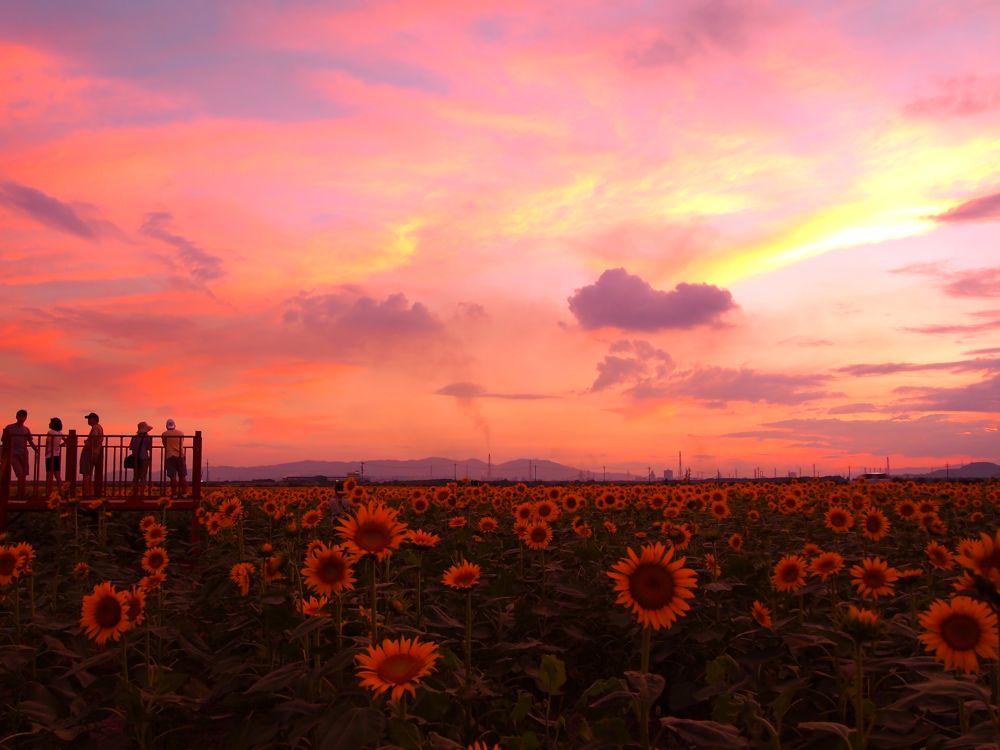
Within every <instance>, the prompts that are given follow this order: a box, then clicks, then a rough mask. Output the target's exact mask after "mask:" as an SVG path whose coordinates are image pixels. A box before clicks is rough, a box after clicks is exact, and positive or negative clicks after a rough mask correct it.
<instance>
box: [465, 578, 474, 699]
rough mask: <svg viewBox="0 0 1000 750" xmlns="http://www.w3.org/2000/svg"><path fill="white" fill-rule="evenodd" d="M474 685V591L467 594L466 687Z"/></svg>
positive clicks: (470, 590)
mask: <svg viewBox="0 0 1000 750" xmlns="http://www.w3.org/2000/svg"><path fill="white" fill-rule="evenodd" d="M471 684H472V589H471V588H470V589H469V590H468V591H466V592H465V685H466V687H468V686H469V685H471Z"/></svg>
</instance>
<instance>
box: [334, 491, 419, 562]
mask: <svg viewBox="0 0 1000 750" xmlns="http://www.w3.org/2000/svg"><path fill="white" fill-rule="evenodd" d="M339 531H340V535H341V537H342V538H343V539H344V543H345V545H346V547H347V550H348V551H349V552H351V553H353V554H355V555H358V556H362V555H374V556H375V559H377V560H384V559H385V558H387V557H389V555H391V554H392V553H393V551H395V550H397V549H399V545H400V544H402V543H403V540H404V539H405V538H406V524H405V523H402V522H400V521H397V520H396V511H395V510H393V509H392V508H388V507H386V506H385V505H383V504H382V503H377V502H370V503H366V504H365V505H362V506H360V507H359V508H358V511H357V513H356V514H355V515H353V516H351V517H349V518H345V519H344V520H343V521H341V522H340V525H339Z"/></svg>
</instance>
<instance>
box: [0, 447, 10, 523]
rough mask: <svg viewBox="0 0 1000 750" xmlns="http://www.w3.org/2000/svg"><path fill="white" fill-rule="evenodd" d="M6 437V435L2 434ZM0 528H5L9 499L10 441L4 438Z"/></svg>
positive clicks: (0, 456)
mask: <svg viewBox="0 0 1000 750" xmlns="http://www.w3.org/2000/svg"><path fill="white" fill-rule="evenodd" d="M4 437H5V438H6V437H7V436H6V435H4ZM0 469H2V471H0V530H3V529H6V528H7V501H8V500H9V499H10V469H11V466H10V441H9V440H4V442H3V451H2V453H0Z"/></svg>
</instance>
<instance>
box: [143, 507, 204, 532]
mask: <svg viewBox="0 0 1000 750" xmlns="http://www.w3.org/2000/svg"><path fill="white" fill-rule="evenodd" d="M198 510H201V508H199V509H198ZM154 523H156V516H151V515H145V516H143V517H142V520H141V521H139V531H141V532H143V533H145V532H146V529H148V528H149V527H150V526H152V525H153V524H154Z"/></svg>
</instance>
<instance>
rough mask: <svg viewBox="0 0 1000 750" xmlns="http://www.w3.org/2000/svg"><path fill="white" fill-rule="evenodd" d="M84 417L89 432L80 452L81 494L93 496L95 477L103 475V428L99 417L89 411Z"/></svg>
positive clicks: (95, 483)
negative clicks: (88, 426)
mask: <svg viewBox="0 0 1000 750" xmlns="http://www.w3.org/2000/svg"><path fill="white" fill-rule="evenodd" d="M84 419H86V420H87V424H89V425H90V434H88V435H87V439H86V440H85V441H84V443H83V451H82V452H81V453H80V473H81V474H82V475H83V496H84V497H93V493H94V489H95V486H96V485H97V477H98V476H99V475H100V476H102V477H103V474H102V473H101V472H103V470H104V428H103V427H101V418H100V417H99V416H97V415H96V414H94V412H90V414H88V415H87V416H86V417H84Z"/></svg>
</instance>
